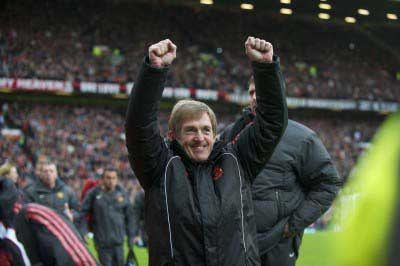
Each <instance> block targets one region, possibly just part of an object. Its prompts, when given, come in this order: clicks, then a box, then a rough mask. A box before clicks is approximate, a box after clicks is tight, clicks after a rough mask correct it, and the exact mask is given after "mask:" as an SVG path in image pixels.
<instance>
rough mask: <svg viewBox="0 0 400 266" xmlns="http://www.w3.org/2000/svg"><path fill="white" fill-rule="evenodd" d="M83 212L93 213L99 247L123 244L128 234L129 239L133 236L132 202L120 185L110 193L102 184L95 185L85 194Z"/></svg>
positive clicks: (94, 232)
mask: <svg viewBox="0 0 400 266" xmlns="http://www.w3.org/2000/svg"><path fill="white" fill-rule="evenodd" d="M81 213H82V216H86V215H88V214H89V215H91V219H90V220H91V227H92V228H93V234H94V241H95V243H96V246H98V247H99V248H109V247H114V246H117V245H122V244H123V243H124V238H125V236H126V235H127V236H128V240H131V239H132V237H133V232H132V231H133V223H132V221H133V215H132V204H131V202H130V200H129V198H128V195H127V194H126V192H125V190H124V189H123V188H122V187H121V186H119V185H118V186H116V188H115V190H114V191H113V192H109V193H107V192H104V191H103V190H102V189H101V187H100V186H96V187H94V188H93V189H92V190H90V191H89V192H88V194H87V195H86V196H85V198H84V200H83V203H82V208H81ZM84 220H85V221H87V220H86V219H84Z"/></svg>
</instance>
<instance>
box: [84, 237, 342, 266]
mask: <svg viewBox="0 0 400 266" xmlns="http://www.w3.org/2000/svg"><path fill="white" fill-rule="evenodd" d="M334 234H335V233H332V232H317V233H314V234H305V235H304V238H303V243H302V245H301V249H300V258H299V259H298V261H297V264H296V266H335V265H333V264H332V263H331V262H330V258H331V255H330V254H329V252H330V249H329V248H328V247H327V245H328V243H329V242H331V241H328V239H330V238H332V237H334ZM89 249H90V251H91V252H92V253H93V254H94V256H96V258H97V253H96V250H95V248H94V246H93V242H92V240H91V239H90V240H89ZM125 252H127V249H125ZM135 253H136V256H137V258H138V260H139V265H140V266H147V260H148V253H147V249H145V248H139V247H135Z"/></svg>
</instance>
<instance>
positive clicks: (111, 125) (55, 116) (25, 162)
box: [0, 104, 379, 198]
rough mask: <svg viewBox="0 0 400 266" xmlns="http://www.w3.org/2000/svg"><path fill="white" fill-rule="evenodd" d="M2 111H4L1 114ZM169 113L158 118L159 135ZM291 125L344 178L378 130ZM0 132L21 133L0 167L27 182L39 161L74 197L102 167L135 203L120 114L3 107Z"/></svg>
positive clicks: (343, 122)
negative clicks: (306, 134)
mask: <svg viewBox="0 0 400 266" xmlns="http://www.w3.org/2000/svg"><path fill="white" fill-rule="evenodd" d="M5 106H7V107H6V108H5ZM168 115H169V114H168V113H165V112H164V113H162V114H161V115H160V128H161V129H162V132H164V134H165V133H166V128H167V123H168V122H167V121H168V120H167V119H168ZM218 115H219V117H221V118H222V119H221V121H220V122H219V124H220V125H219V129H222V128H224V127H225V126H226V125H228V124H229V123H230V122H232V121H234V119H235V115H233V114H227V113H222V114H218ZM292 117H293V119H295V120H297V121H299V122H301V123H303V124H305V125H307V126H309V127H310V128H311V129H313V130H314V131H315V132H317V134H318V135H319V136H320V138H321V140H322V141H323V143H324V144H325V146H326V148H327V149H328V151H329V153H330V155H331V156H332V158H333V160H334V162H335V165H336V166H337V168H338V171H339V173H340V175H341V176H343V177H345V178H346V177H347V176H348V174H349V172H350V171H351V169H352V167H353V166H354V164H355V162H356V160H357V157H358V156H359V155H360V153H361V151H362V150H363V149H364V148H365V144H366V143H368V142H369V141H370V139H371V137H372V135H373V134H374V132H375V130H376V128H377V127H378V126H379V122H378V121H379V120H375V122H373V121H369V120H366V119H359V120H357V123H354V121H353V120H350V119H343V118H339V117H337V116H336V117H332V118H326V117H324V118H322V117H316V118H315V117H310V116H304V115H298V114H297V115H294V116H292ZM0 121H3V122H2V123H1V124H0V125H1V127H2V128H5V127H6V126H10V125H12V127H13V128H21V130H22V132H23V133H22V135H21V137H14V138H11V137H9V138H6V137H2V138H0V151H1V153H0V164H3V163H4V162H6V161H10V162H13V163H14V164H16V165H17V168H18V172H19V175H20V177H21V178H22V180H21V182H22V181H23V180H26V181H27V182H30V181H29V180H27V179H29V178H30V177H31V176H33V174H34V163H35V161H37V160H39V159H40V156H47V157H50V158H51V159H52V160H55V161H56V162H57V166H58V171H59V175H60V177H62V178H63V179H64V180H65V181H66V182H67V183H68V184H69V185H70V186H71V187H72V188H73V189H74V191H75V192H76V193H77V195H80V191H81V189H82V186H83V182H84V180H86V179H87V178H99V176H101V174H102V171H103V169H104V168H105V167H106V166H112V167H115V168H117V169H119V171H120V177H121V178H120V180H121V182H122V183H123V184H124V187H125V188H126V189H127V190H128V191H129V192H130V193H131V197H132V198H134V196H135V193H136V192H137V191H138V190H140V187H139V184H138V183H137V180H136V179H135V177H134V173H133V172H132V170H131V168H130V166H129V162H128V157H127V151H126V147H125V139H124V133H123V123H124V122H123V121H124V112H123V111H122V110H119V109H112V108H105V107H93V106H90V107H88V106H80V107H78V106H66V105H39V104H31V105H21V104H12V105H8V104H3V112H2V115H1V116H0Z"/></svg>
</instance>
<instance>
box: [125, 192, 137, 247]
mask: <svg viewBox="0 0 400 266" xmlns="http://www.w3.org/2000/svg"><path fill="white" fill-rule="evenodd" d="M125 198H126V204H125V208H124V219H125V232H126V234H127V238H128V243H129V244H130V245H133V238H134V236H135V235H134V234H133V221H134V217H133V213H132V212H133V210H132V208H133V206H132V202H131V200H130V199H129V197H128V195H127V194H126V193H125Z"/></svg>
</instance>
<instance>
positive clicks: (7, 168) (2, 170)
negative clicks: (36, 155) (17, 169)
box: [0, 163, 14, 176]
mask: <svg viewBox="0 0 400 266" xmlns="http://www.w3.org/2000/svg"><path fill="white" fill-rule="evenodd" d="M13 167H14V165H12V164H10V163H5V164H3V165H2V166H0V176H6V175H9V174H10V172H11V168H13Z"/></svg>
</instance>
